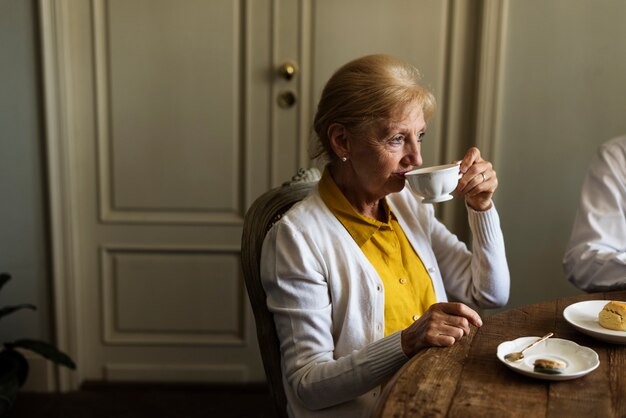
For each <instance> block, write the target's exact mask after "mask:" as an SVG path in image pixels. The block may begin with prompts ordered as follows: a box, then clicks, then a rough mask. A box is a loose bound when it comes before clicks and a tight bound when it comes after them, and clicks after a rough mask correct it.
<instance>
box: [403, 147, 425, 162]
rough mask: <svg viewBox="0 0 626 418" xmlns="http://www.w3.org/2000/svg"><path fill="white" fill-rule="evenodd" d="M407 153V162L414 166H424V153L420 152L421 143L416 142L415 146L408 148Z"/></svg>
mask: <svg viewBox="0 0 626 418" xmlns="http://www.w3.org/2000/svg"><path fill="white" fill-rule="evenodd" d="M407 148H408V149H407V153H406V156H405V158H406V161H407V162H408V163H409V164H411V165H413V166H420V165H422V153H421V150H420V144H419V142H416V143H415V144H411V145H409V146H408V147H407Z"/></svg>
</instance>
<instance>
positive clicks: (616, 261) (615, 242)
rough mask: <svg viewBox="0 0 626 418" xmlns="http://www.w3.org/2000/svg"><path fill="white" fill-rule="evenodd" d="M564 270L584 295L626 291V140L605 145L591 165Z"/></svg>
mask: <svg viewBox="0 0 626 418" xmlns="http://www.w3.org/2000/svg"><path fill="white" fill-rule="evenodd" d="M563 269H564V271H565V274H566V276H567V279H568V280H569V281H570V282H572V283H573V284H574V285H575V286H576V287H578V288H579V289H582V290H584V291H588V292H591V291H603V290H613V289H622V288H626V136H624V137H620V138H617V139H614V140H612V141H609V142H607V143H605V144H603V145H602V146H601V147H600V149H599V151H598V154H597V155H596V156H595V157H594V159H593V161H592V163H591V166H590V168H589V171H588V173H587V176H586V178H585V181H584V183H583V187H582V192H581V197H580V206H579V209H578V213H577V214H576V220H575V222H574V227H573V229H572V235H571V238H570V241H569V243H568V246H567V249H566V252H565V256H564V258H563Z"/></svg>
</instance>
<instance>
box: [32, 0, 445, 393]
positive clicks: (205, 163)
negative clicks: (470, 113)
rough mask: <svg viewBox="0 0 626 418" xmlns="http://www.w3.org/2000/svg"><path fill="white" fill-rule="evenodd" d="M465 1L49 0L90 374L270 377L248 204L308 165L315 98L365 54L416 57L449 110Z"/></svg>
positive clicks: (75, 344) (71, 281)
mask: <svg viewBox="0 0 626 418" xmlns="http://www.w3.org/2000/svg"><path fill="white" fill-rule="evenodd" d="M44 3H45V2H44ZM449 9H450V7H449V4H448V2H442V1H439V0H419V1H417V0H416V1H410V2H406V1H402V2H399V1H391V2H389V1H377V0H367V1H363V0H361V1H351V0H340V1H337V0H333V1H330V0H329V1H310V0H308V1H307V0H300V1H296V0H247V1H246V0H241V1H233V0H212V1H205V0H185V1H170V0H108V1H107V0H93V1H87V0H73V1H72V0H59V1H58V2H56V3H54V5H53V6H50V5H49V4H47V5H46V4H44V6H43V7H42V10H43V12H42V13H43V17H44V18H43V19H42V20H43V22H44V26H45V25H48V24H50V25H51V27H44V30H43V33H44V37H45V36H49V37H51V38H52V39H48V40H47V41H46V42H48V43H50V44H51V45H54V47H53V49H54V50H55V51H57V52H58V56H57V57H55V58H54V59H51V58H50V57H47V62H46V66H47V67H48V68H49V67H50V66H51V65H52V66H53V67H54V69H55V71H56V72H58V77H57V79H52V80H51V79H50V78H49V79H48V80H47V84H48V85H47V88H46V91H47V92H49V93H50V94H56V95H57V96H56V97H57V98H58V102H57V104H58V105H59V106H61V111H59V121H58V122H59V127H58V132H61V136H62V138H60V139H59V141H60V143H61V144H63V149H62V150H60V151H59V154H58V155H57V154H56V153H52V154H51V157H50V158H51V165H52V166H53V168H54V167H57V166H59V165H63V162H64V161H65V162H67V164H66V167H62V168H59V171H60V172H62V173H65V175H66V177H63V175H61V176H60V178H61V181H62V182H63V181H64V182H65V183H63V184H61V185H60V189H61V190H63V191H64V196H65V197H64V198H65V207H67V208H68V209H69V210H70V212H68V217H67V219H66V222H67V225H66V229H65V231H66V232H68V234H66V236H64V237H63V239H62V240H59V239H58V237H57V239H55V242H59V241H62V242H63V243H64V246H65V247H66V248H68V250H67V254H68V255H67V260H65V259H63V258H62V257H57V261H59V262H66V263H67V268H66V269H65V271H67V272H68V277H67V278H59V277H57V278H56V279H55V280H56V288H57V289H63V288H64V289H65V294H64V296H63V297H62V299H63V300H65V301H67V304H65V303H64V304H62V305H63V306H62V307H59V308H58V309H57V314H58V315H59V318H65V317H66V318H68V322H67V324H66V323H65V322H63V325H62V327H61V328H62V329H63V331H64V332H65V330H66V329H67V334H64V335H61V334H62V333H61V332H59V339H60V341H61V342H63V341H68V339H67V335H70V338H69V342H67V346H68V347H67V348H68V350H69V351H70V352H71V353H73V354H74V356H75V357H76V360H77V363H78V365H79V372H78V374H77V375H74V378H73V380H74V383H73V384H74V386H75V385H76V384H78V383H80V382H81V381H83V380H110V381H124V380H127V381H131V380H132V381H186V382H190V381H191V382H247V381H258V380H262V379H263V369H262V367H261V362H260V356H259V348H258V346H257V343H256V334H255V329H254V323H253V317H252V314H251V312H250V308H249V306H248V302H247V296H246V293H245V287H244V285H243V280H242V277H241V270H240V265H239V254H240V248H239V245H240V239H241V226H242V220H243V215H244V213H245V210H246V208H247V207H248V206H249V205H250V203H251V202H252V200H253V199H254V198H255V197H257V196H258V195H259V194H261V193H263V192H264V191H266V190H268V189H269V188H271V187H273V186H276V185H279V184H280V183H282V182H283V181H285V180H287V179H289V178H290V177H291V176H292V175H293V174H294V173H295V171H296V169H297V168H298V167H300V166H305V165H308V164H309V161H308V159H307V157H306V151H307V147H308V141H309V137H310V126H311V121H312V117H313V112H314V110H315V102H316V100H317V98H318V97H319V94H320V92H321V89H322V87H323V83H324V82H325V80H326V79H327V78H328V77H329V76H330V74H331V73H332V71H334V70H335V69H336V68H337V67H339V66H340V65H341V64H343V63H345V62H346V61H348V60H349V59H352V58H355V57H357V56H360V55H364V54H367V53H378V52H380V53H391V54H395V55H397V56H399V57H401V58H404V59H406V60H409V61H410V62H413V63H414V64H416V65H417V66H418V67H419V68H420V69H421V70H422V72H423V74H424V79H425V83H426V84H427V85H428V86H429V87H430V88H431V89H432V90H433V92H434V93H435V95H436V96H437V99H438V101H439V103H440V106H443V104H444V103H445V97H444V93H445V85H446V78H445V77H446V71H445V67H446V59H447V58H446V56H447V55H446V48H447V39H448V36H449V35H448V33H449V27H448V21H449V18H448V15H449V13H450V11H449ZM51 34H52V35H54V36H51ZM46 45H48V44H46ZM46 48H49V46H47V47H46ZM285 62H292V63H294V64H295V65H296V67H297V73H296V75H295V77H293V78H292V79H290V80H287V79H285V78H283V77H281V76H280V75H279V72H278V69H279V68H280V66H281V65H282V64H283V63H285ZM55 83H57V84H55ZM51 84H52V85H51ZM284 97H290V98H291V99H293V103H287V104H285V102H281V101H280V100H279V99H280V98H284ZM281 103H282V105H281ZM442 121H443V118H440V119H436V120H435V121H434V122H433V124H432V126H431V129H430V130H429V136H428V137H429V140H428V142H426V144H425V146H424V153H425V161H426V163H436V162H438V161H439V160H440V159H441V153H442V146H441V143H442V142H441V131H442V130H441V126H442ZM49 126H50V123H49ZM49 129H50V128H49ZM53 206H54V205H53ZM55 207H56V206H55ZM57 252H58V249H57ZM57 271H59V270H58V269H57ZM59 298H61V296H57V299H58V301H61V299H59ZM59 313H60V314H59ZM61 321H62V319H59V320H58V323H59V324H61ZM68 324H69V325H68ZM61 345H62V346H63V344H61Z"/></svg>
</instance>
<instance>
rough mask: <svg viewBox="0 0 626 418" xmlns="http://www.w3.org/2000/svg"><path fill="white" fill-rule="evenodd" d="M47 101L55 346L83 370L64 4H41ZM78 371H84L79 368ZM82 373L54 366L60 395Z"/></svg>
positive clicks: (74, 386) (69, 66)
mask: <svg viewBox="0 0 626 418" xmlns="http://www.w3.org/2000/svg"><path fill="white" fill-rule="evenodd" d="M39 13H40V25H41V32H40V33H41V45H42V56H43V59H42V63H43V80H44V98H45V114H44V116H45V131H46V152H47V165H48V173H47V174H48V190H49V191H48V199H49V204H50V229H51V234H50V235H51V252H52V254H51V258H52V266H53V268H52V274H51V276H52V290H53V294H54V304H53V306H54V329H55V343H56V345H57V347H58V348H59V349H60V350H62V351H64V352H66V353H67V354H69V355H70V356H71V357H72V358H73V359H74V360H75V362H76V363H77V364H78V365H80V359H79V358H77V357H78V347H77V346H78V342H77V335H76V329H77V327H78V324H77V323H76V322H75V318H76V315H75V312H76V296H75V294H74V289H75V275H76V268H77V266H75V265H73V260H75V257H74V256H73V254H74V252H75V242H74V237H75V232H74V223H73V219H74V218H73V212H72V207H73V205H72V202H71V196H72V194H71V193H70V191H69V190H68V187H72V186H71V185H72V184H73V183H72V179H73V176H72V162H71V161H72V160H71V156H70V153H71V151H70V149H69V137H70V136H71V135H72V134H73V133H72V132H71V129H70V127H71V126H73V125H72V123H71V118H72V115H71V112H69V109H71V96H72V94H71V93H72V92H71V83H70V82H69V80H71V74H69V70H70V68H71V65H69V61H70V49H71V48H69V44H70V42H69V34H68V32H67V31H68V26H67V24H66V21H67V14H68V7H67V3H66V1H64V0H60V1H57V2H49V1H46V0H40V2H39ZM78 367H80V366H78ZM79 374H80V373H76V372H74V373H72V372H71V371H69V370H67V369H65V368H62V367H58V366H57V367H56V375H57V379H56V380H57V382H58V384H57V385H54V386H55V388H51V389H58V390H60V391H68V390H73V389H76V388H78V385H79Z"/></svg>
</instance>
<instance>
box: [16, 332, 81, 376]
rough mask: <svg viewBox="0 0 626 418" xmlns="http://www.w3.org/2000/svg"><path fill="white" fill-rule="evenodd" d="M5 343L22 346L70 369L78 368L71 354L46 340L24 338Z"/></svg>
mask: <svg viewBox="0 0 626 418" xmlns="http://www.w3.org/2000/svg"><path fill="white" fill-rule="evenodd" d="M4 345H5V346H6V347H8V348H17V347H20V348H24V349H26V350H30V351H33V352H35V353H37V354H39V355H41V356H43V357H45V358H47V359H48V360H50V361H52V362H54V363H56V364H60V365H62V366H65V367H68V368H70V369H76V364H75V363H74V360H72V359H71V358H70V356H68V355H67V354H65V353H64V352H62V351H60V350H59V349H58V348H56V347H55V346H54V345H52V344H50V343H47V342H45V341H38V340H30V339H22V340H17V341H14V342H12V343H5V344H4Z"/></svg>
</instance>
